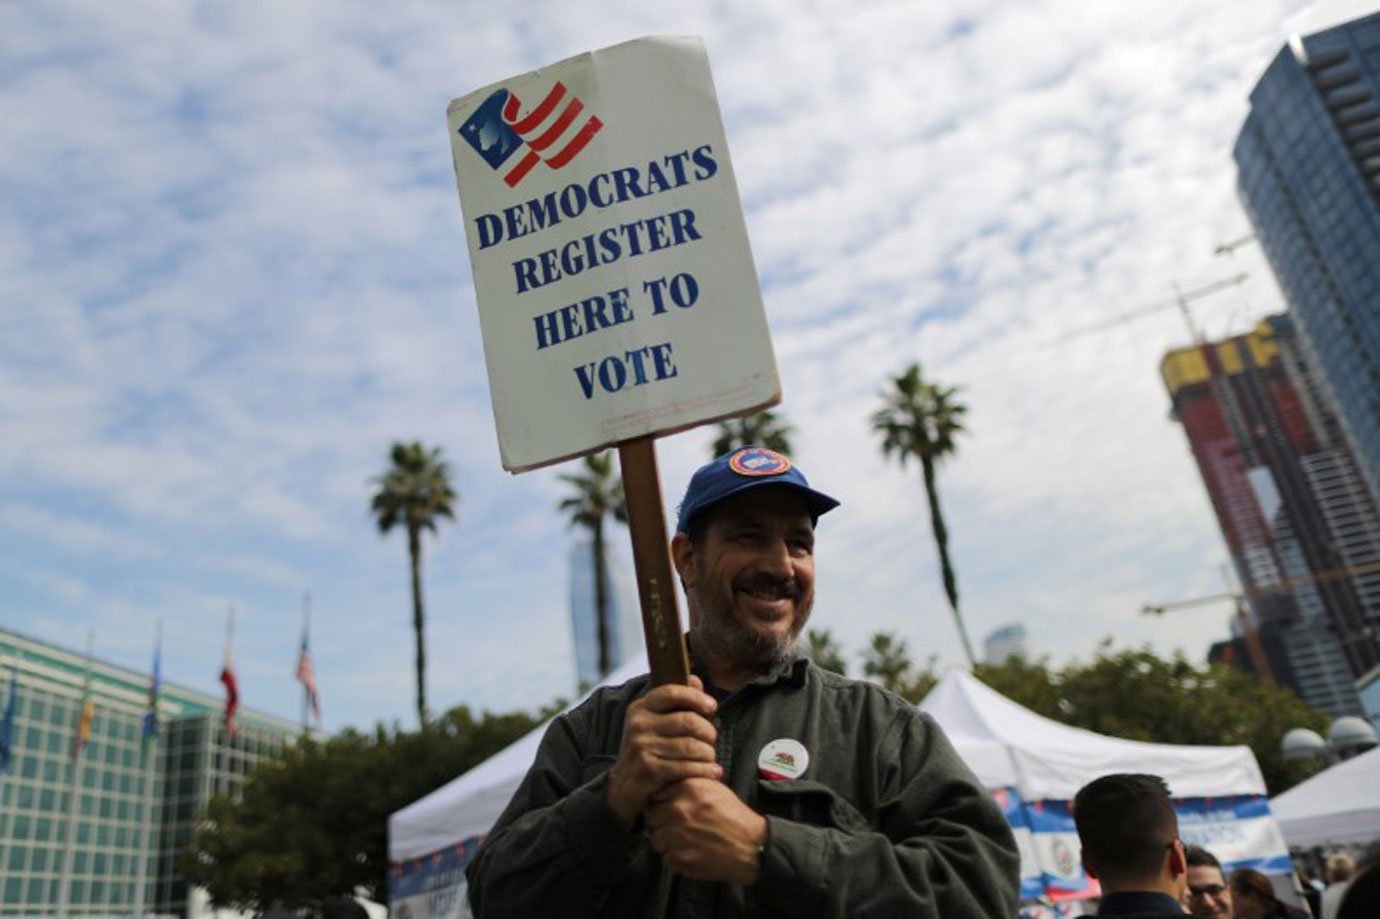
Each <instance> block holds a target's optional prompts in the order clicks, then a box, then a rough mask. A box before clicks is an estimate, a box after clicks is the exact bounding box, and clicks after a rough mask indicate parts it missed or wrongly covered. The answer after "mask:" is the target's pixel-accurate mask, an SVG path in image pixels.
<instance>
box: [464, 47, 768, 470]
mask: <svg viewBox="0 0 1380 919" xmlns="http://www.w3.org/2000/svg"><path fill="white" fill-rule="evenodd" d="M446 114H447V121H448V123H449V127H450V137H451V148H452V152H453V154H454V158H455V177H456V183H457V185H458V186H459V189H460V203H461V208H462V210H463V212H464V218H465V235H466V237H467V239H468V241H469V250H470V262H471V266H472V270H473V275H474V286H475V294H476V297H477V301H478V305H479V320H480V326H481V328H482V330H483V336H484V357H485V361H486V363H487V364H488V371H489V385H490V390H491V392H492V396H493V407H494V419H495V422H496V424H497V428H498V442H499V451H500V453H501V454H502V459H503V466H504V468H505V469H508V470H510V471H513V472H521V471H523V470H526V469H531V468H534V467H536V466H542V465H545V464H548V463H552V462H556V461H558V460H562V459H566V458H569V457H572V456H578V455H580V454H583V453H588V452H590V451H592V450H595V449H598V448H600V447H604V446H607V445H610V444H613V443H617V442H619V441H623V440H628V439H631V438H635V437H641V436H644V435H648V434H654V433H669V432H671V431H676V430H682V429H684V428H687V427H690V426H692V425H695V424H699V423H702V422H705V421H711V420H714V419H717V418H723V417H727V416H730V415H738V414H743V413H745V412H748V411H751V410H754V409H758V408H764V407H766V406H769V405H773V404H775V403H776V402H777V401H779V399H780V382H779V380H778V378H777V374H776V361H775V358H774V356H773V354H772V348H771V338H770V336H769V334H768V331H767V322H766V314H765V312H764V310H763V308H762V297H761V292H760V291H759V289H758V286H757V272H756V270H755V268H754V267H753V263H752V253H751V250H750V249H749V247H748V238H747V228H746V226H745V225H744V223H743V210H742V204H741V203H740V202H739V199H738V188H737V183H736V181H735V179H734V176H733V166H732V164H731V162H730V161H729V156H728V145H727V143H726V142H725V140H724V129H723V122H722V120H721V119H720V116H719V107H718V100H717V98H716V97H715V94H714V84H713V81H712V78H711V76H710V72H709V59H708V57H707V56H706V54H705V51H704V46H703V45H702V44H701V43H700V41H699V40H698V39H695V38H668V37H657V38H643V39H638V40H636V41H630V42H626V43H624V44H621V45H616V46H614V47H612V48H606V49H604V50H602V51H594V52H590V53H587V54H581V55H579V56H577V57H573V58H570V59H569V60H565V61H562V62H560V63H558V64H553V65H551V66H550V67H545V68H543V69H541V70H536V71H533V72H531V73H527V74H523V75H521V76H517V77H513V78H512V79H509V80H504V81H503V82H501V83H496V84H494V85H492V86H488V87H485V88H484V89H481V90H479V91H477V92H474V93H471V94H469V95H467V96H465V97H463V98H461V99H456V100H455V101H453V102H452V103H451V104H450V107H449V108H448V110H447V113H446Z"/></svg>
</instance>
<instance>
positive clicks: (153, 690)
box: [133, 617, 163, 919]
mask: <svg viewBox="0 0 1380 919" xmlns="http://www.w3.org/2000/svg"><path fill="white" fill-rule="evenodd" d="M153 647H154V652H153V674H152V676H151V677H150V683H149V711H148V715H147V717H148V718H151V719H152V723H151V724H150V725H146V726H145V729H144V737H143V740H144V743H143V744H142V746H143V748H144V749H143V754H144V775H143V778H142V780H141V781H142V782H143V788H142V794H141V797H142V798H143V805H144V810H143V815H142V817H141V819H140V825H139V861H138V862H136V863H135V874H134V904H133V905H134V919H143V917H144V896H145V890H146V885H147V883H148V861H149V831H150V824H151V823H152V820H153V773H154V761H155V760H157V759H158V691H159V685H158V684H159V682H160V681H161V679H162V675H161V671H162V669H163V620H162V618H161V617H160V618H159V619H158V626H157V630H156V633H155V637H154V640H153Z"/></svg>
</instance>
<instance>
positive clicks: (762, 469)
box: [728, 447, 791, 475]
mask: <svg viewBox="0 0 1380 919" xmlns="http://www.w3.org/2000/svg"><path fill="white" fill-rule="evenodd" d="M728 468H729V469H732V470H733V471H734V472H736V473H738V474H739V475H780V474H781V473H783V472H785V471H787V470H788V469H790V468H791V461H790V460H788V459H786V457H784V456H782V455H781V454H780V453H777V452H776V451H775V450H768V449H767V448H766V447H747V448H745V449H742V450H739V451H738V452H737V453H735V454H733V455H732V456H730V457H729V458H728Z"/></svg>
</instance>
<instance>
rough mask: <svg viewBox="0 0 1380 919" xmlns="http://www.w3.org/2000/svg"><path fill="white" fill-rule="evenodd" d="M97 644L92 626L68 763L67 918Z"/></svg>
mask: <svg viewBox="0 0 1380 919" xmlns="http://www.w3.org/2000/svg"><path fill="white" fill-rule="evenodd" d="M95 644H96V632H95V630H94V629H90V630H88V631H87V633H86V676H85V679H84V680H83V683H82V693H81V703H80V704H79V706H78V708H77V733H76V734H75V735H74V736H73V737H72V756H71V762H70V763H69V765H68V767H67V768H68V772H69V773H70V777H69V779H68V789H67V816H66V819H65V821H64V823H65V824H66V827H65V831H64V833H63V839H62V870H61V871H59V872H58V901H57V919H67V893H68V888H69V886H70V884H71V881H72V843H73V842H74V841H75V836H76V834H75V832H74V830H75V827H74V825H73V824H74V818H75V817H76V813H77V806H76V805H77V786H78V781H77V780H78V778H79V777H80V775H81V769H80V768H79V765H80V761H81V754H82V749H83V747H84V746H85V744H83V743H82V740H81V723H82V720H83V719H84V718H85V717H86V704H87V702H88V700H90V698H91V654H92V651H93V650H94V648H95Z"/></svg>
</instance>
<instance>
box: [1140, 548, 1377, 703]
mask: <svg viewBox="0 0 1380 919" xmlns="http://www.w3.org/2000/svg"><path fill="white" fill-rule="evenodd" d="M1375 573H1380V561H1375V562H1365V563H1363V564H1360V565H1351V566H1349V567H1346V568H1335V569H1333V570H1331V571H1319V572H1318V573H1316V574H1306V575H1299V576H1298V577H1293V578H1280V579H1279V580H1277V581H1272V582H1270V583H1268V584H1257V585H1255V586H1252V587H1246V588H1243V589H1242V590H1228V591H1223V592H1222V593H1216V594H1207V595H1205V596H1202V597H1189V598H1188V599H1185V600H1170V601H1168V602H1166V603H1146V604H1145V605H1144V606H1142V607H1141V608H1140V611H1141V615H1144V616H1163V615H1164V614H1165V613H1167V612H1170V611H1171V610H1178V609H1188V608H1190V607H1194V606H1207V605H1209V604H1212V603H1222V602H1224V601H1227V600H1230V601H1232V602H1233V603H1235V604H1236V623H1237V626H1238V627H1239V628H1240V629H1241V637H1242V638H1244V639H1245V641H1246V653H1247V654H1248V655H1250V658H1251V665H1252V666H1253V667H1254V669H1255V672H1256V673H1257V674H1259V675H1260V678H1261V679H1262V680H1264V681H1265V682H1267V683H1273V682H1274V674H1273V673H1272V672H1271V670H1270V661H1269V659H1268V658H1267V657H1266V656H1265V647H1264V645H1262V644H1261V643H1260V635H1259V634H1258V633H1257V632H1256V630H1255V623H1254V622H1252V621H1251V616H1250V612H1249V611H1248V610H1247V609H1246V602H1245V601H1246V599H1247V598H1251V599H1254V598H1256V597H1260V596H1264V595H1265V594H1273V593H1284V592H1285V591H1293V590H1296V589H1298V588H1300V587H1309V586H1312V585H1314V584H1322V583H1326V582H1328V581H1335V580H1338V579H1340V578H1350V577H1355V576H1356V575H1361V574H1375Z"/></svg>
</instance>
